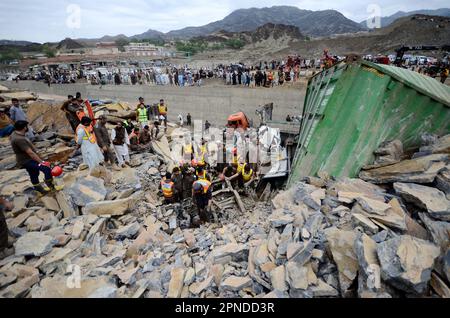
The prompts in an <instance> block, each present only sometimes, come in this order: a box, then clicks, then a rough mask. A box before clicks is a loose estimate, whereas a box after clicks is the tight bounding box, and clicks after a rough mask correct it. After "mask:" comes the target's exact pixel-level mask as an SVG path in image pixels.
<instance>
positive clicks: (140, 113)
mask: <svg viewBox="0 0 450 318" xmlns="http://www.w3.org/2000/svg"><path fill="white" fill-rule="evenodd" d="M136 121H137V122H138V123H139V125H140V126H141V128H144V127H145V126H147V125H148V115H147V108H145V104H144V99H143V98H142V97H139V105H138V108H137V110H136Z"/></svg>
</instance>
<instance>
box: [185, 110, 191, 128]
mask: <svg viewBox="0 0 450 318" xmlns="http://www.w3.org/2000/svg"><path fill="white" fill-rule="evenodd" d="M186 125H188V126H189V127H190V126H192V116H191V113H188V114H187V117H186Z"/></svg>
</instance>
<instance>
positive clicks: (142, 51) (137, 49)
mask: <svg viewBox="0 0 450 318" xmlns="http://www.w3.org/2000/svg"><path fill="white" fill-rule="evenodd" d="M124 48H125V52H126V53H129V54H132V55H135V56H157V55H161V50H162V48H158V47H156V46H155V45H153V44H150V43H130V44H128V45H126V46H125V47H124Z"/></svg>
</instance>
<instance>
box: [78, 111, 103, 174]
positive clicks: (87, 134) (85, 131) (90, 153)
mask: <svg viewBox="0 0 450 318" xmlns="http://www.w3.org/2000/svg"><path fill="white" fill-rule="evenodd" d="M91 123H92V120H91V119H90V118H89V117H83V118H82V119H81V124H80V125H79V126H78V127H77V129H76V132H77V144H78V146H79V147H81V155H82V156H83V162H84V163H85V164H87V165H88V167H89V171H90V172H92V171H93V170H94V169H95V168H96V167H97V166H98V165H100V163H102V162H103V160H104V158H103V154H102V151H101V150H100V148H99V147H98V144H97V139H96V138H95V134H94V131H93V129H92V126H91Z"/></svg>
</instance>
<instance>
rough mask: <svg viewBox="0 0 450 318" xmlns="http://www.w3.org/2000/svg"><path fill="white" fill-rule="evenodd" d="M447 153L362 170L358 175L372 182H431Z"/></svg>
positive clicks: (443, 165) (442, 165)
mask: <svg viewBox="0 0 450 318" xmlns="http://www.w3.org/2000/svg"><path fill="white" fill-rule="evenodd" d="M448 159H449V155H446V154H435V155H430V156H425V157H420V158H416V159H411V160H403V161H400V162H398V163H396V164H393V165H389V166H385V167H380V168H375V169H371V170H367V171H362V172H361V173H360V174H359V177H360V178H361V179H363V180H365V181H369V182H373V183H391V182H413V183H431V182H433V181H434V179H435V178H436V176H437V174H438V172H439V171H440V170H441V169H442V168H444V167H445V165H446V163H445V161H446V160H448Z"/></svg>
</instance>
